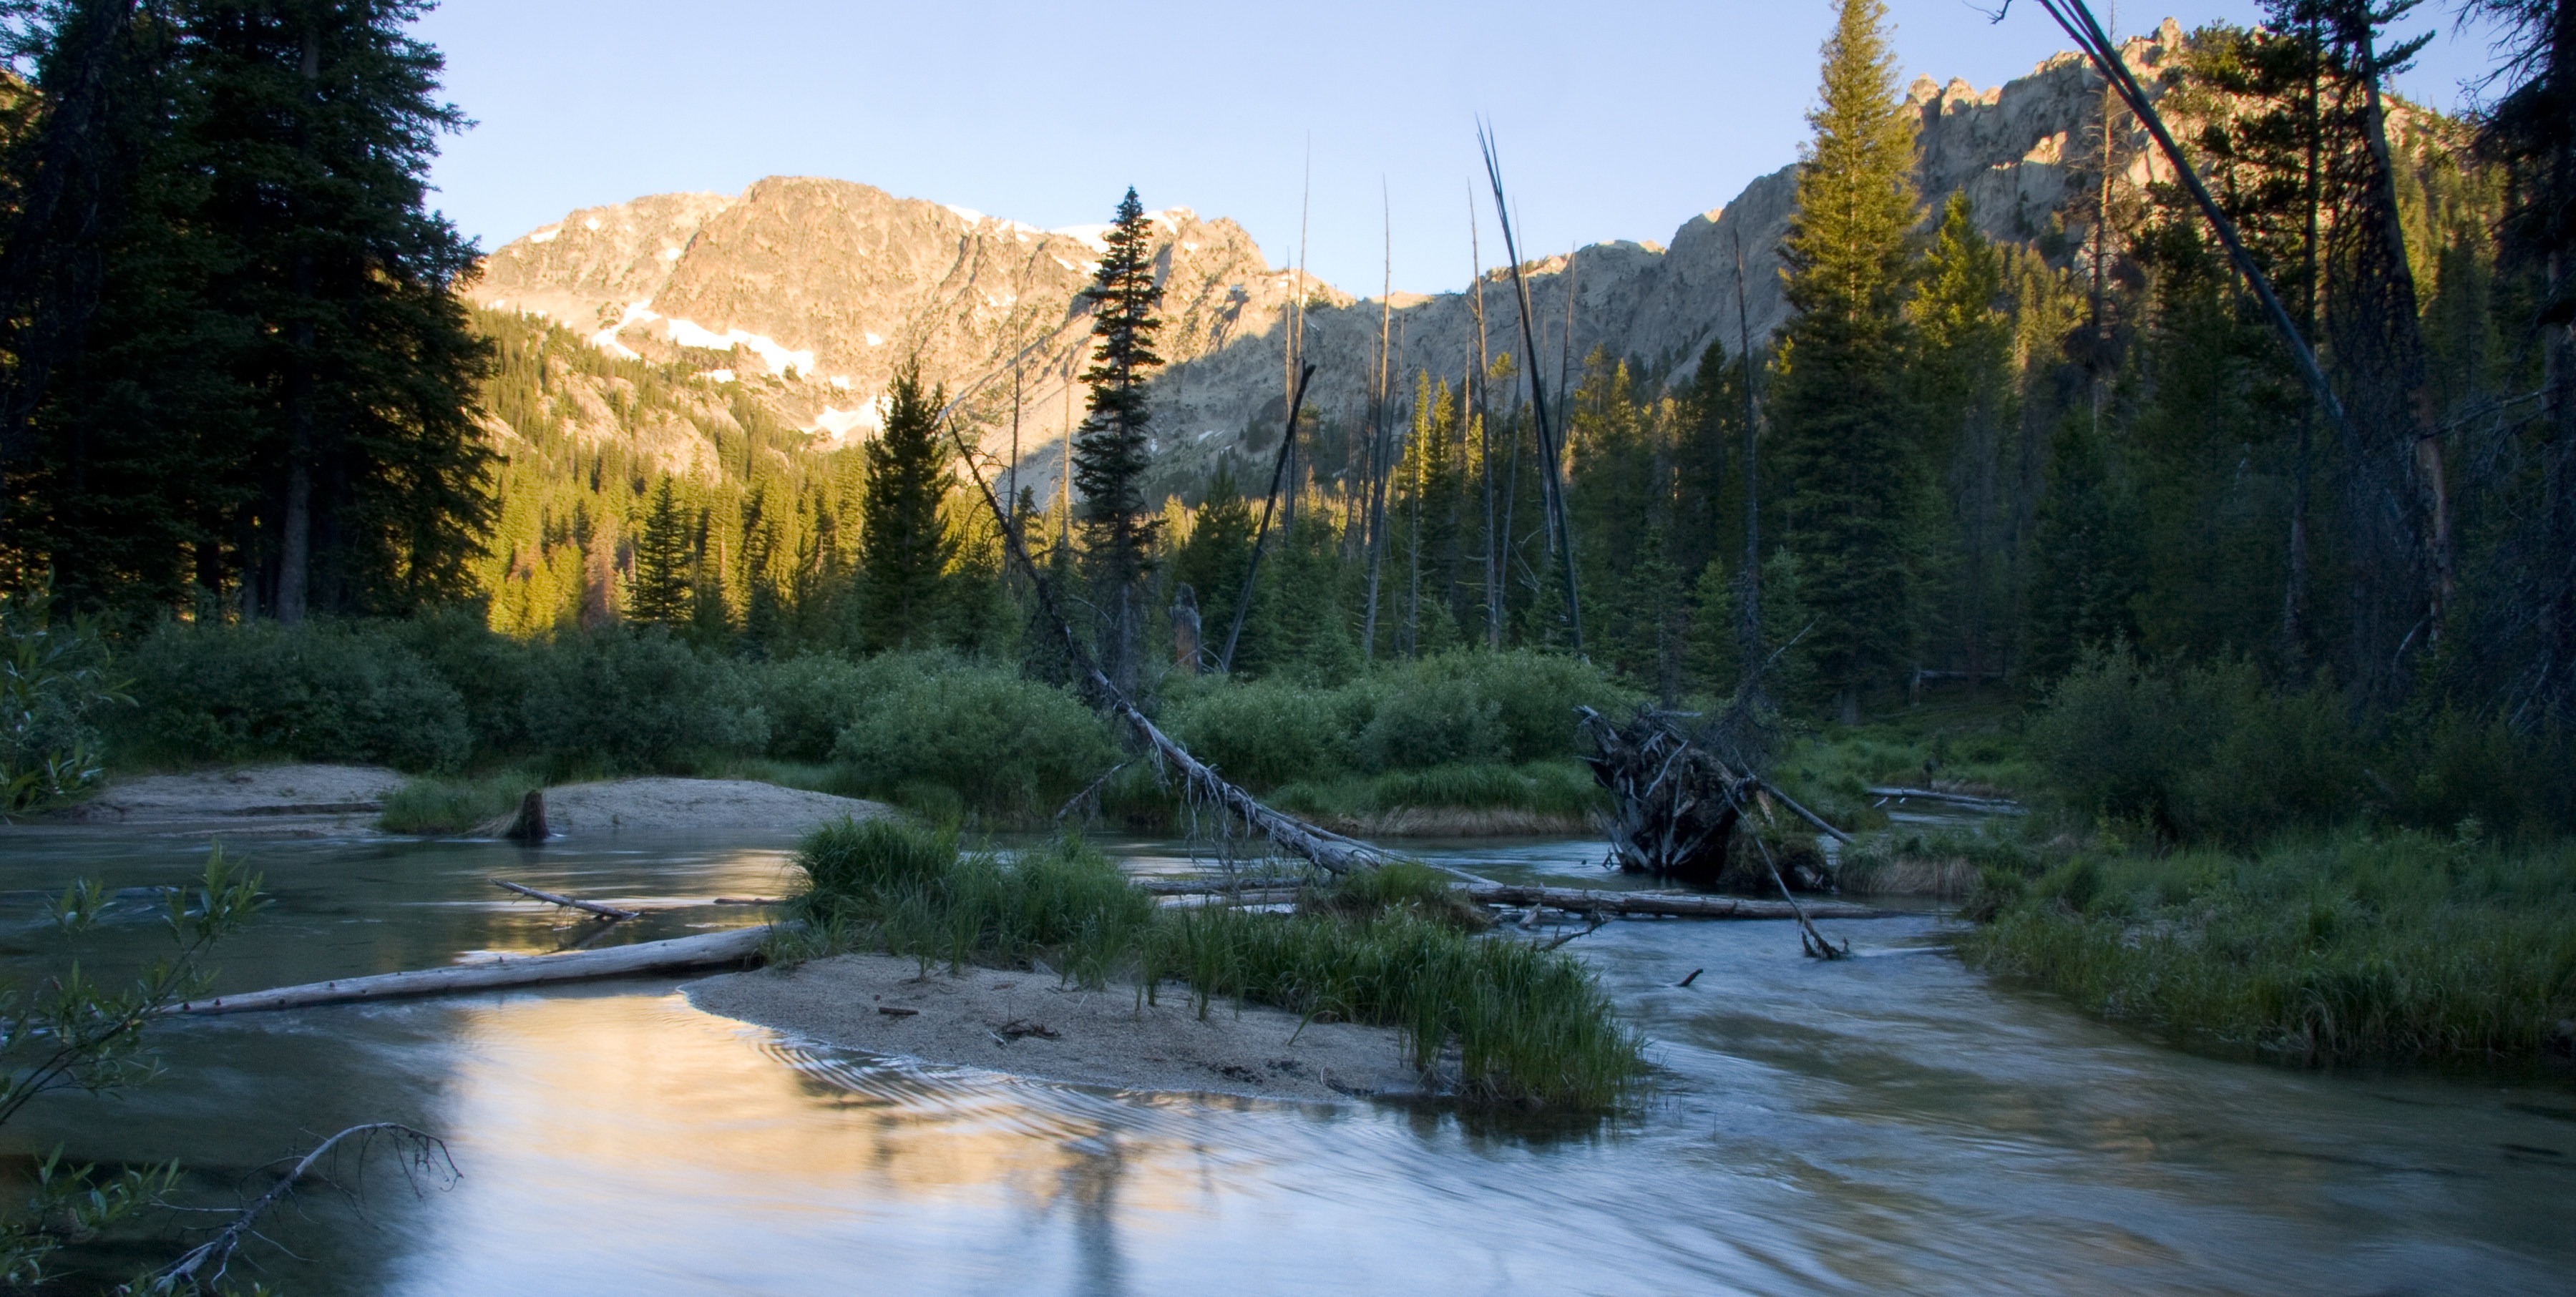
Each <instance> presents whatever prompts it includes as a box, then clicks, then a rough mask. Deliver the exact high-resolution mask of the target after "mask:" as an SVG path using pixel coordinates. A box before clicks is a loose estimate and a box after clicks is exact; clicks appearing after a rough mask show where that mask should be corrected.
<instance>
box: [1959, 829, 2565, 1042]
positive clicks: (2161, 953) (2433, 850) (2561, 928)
mask: <svg viewBox="0 0 2576 1297" xmlns="http://www.w3.org/2000/svg"><path fill="white" fill-rule="evenodd" d="M1986 877H1987V884H1988V890H1986V891H1985V892H1984V893H1982V894H1981V895H1980V897H1979V898H1978V899H1977V901H1975V902H1972V903H1971V906H1970V908H1971V910H1972V911H1975V910H1983V911H1985V912H1986V913H1989V914H1991V915H1992V919H1991V922H1989V923H1988V924H1986V925H1985V926H1983V927H1981V928H1979V929H1978V930H1977V931H1975V932H1974V933H1972V934H1970V935H1969V936H1968V937H1967V938H1965V939H1964V940H1963V942H1962V947H1963V949H1964V950H1965V951H1966V952H1967V953H1968V955H1969V957H1970V959H1971V960H1972V961H1973V962H1976V963H1979V964H1982V965H1983V966H1985V967H1987V968H1989V969H1993V970H1995V971H1998V972H2002V973H2006V974H2011V975H2017V976H2021V977H2025V978H2028V979H2030V980H2032V981H2034V982H2036V983H2037V984H2039V985H2041V986H2044V987H2047V988H2049V989H2052V990H2055V991H2058V992H2061V993H2063V994H2065V995H2067V996H2068V997H2069V998H2071V999H2073V1000H2074V1001H2076V1002H2077V1003H2078V1004H2080V1005H2082V1006H2084V1007H2085V1008H2086V1009H2088V1010H2090V1011H2092V1012H2095V1013H2099V1014H2102V1015H2104V1016H2107V1017H2113V1018H2121V1019H2127V1020H2132V1021H2137V1022H2143V1023H2148V1024H2151V1025H2154V1026H2157V1027H2160V1028H2164V1029H2166V1030H2169V1031H2171V1032H2173V1033H2175V1034H2176V1035H2177V1036H2180V1037H2182V1038H2184V1039H2186V1040H2191V1041H2195V1042H2198V1043H2203V1044H2207V1045H2215V1046H2221V1047H2236V1048H2249V1049H2257V1050H2262V1051H2266V1052H2271V1053H2276V1054H2280V1055H2285V1056H2288V1057H2290V1058H2294V1059H2298V1060H2303V1061H2312V1062H2326V1061H2341V1060H2363V1059H2370V1060H2414V1061H2441V1060H2459V1059H2478V1058H2483V1059H2505V1060H2514V1059H2525V1060H2527V1059H2535V1058H2538V1057H2540V1056H2541V1055H2543V1054H2544V1053H2545V1052H2548V1051H2551V1050H2562V1051H2563V1050H2564V1049H2565V1048H2566V1041H2565V1040H2564V1038H2563V1035H2562V1029H2561V1028H2560V1026H2559V1024H2560V1023H2562V1022H2563V1021H2565V1020H2567V1019H2568V1018H2570V1017H2572V1016H2576V845H2571V844H2566V843H2561V844H2557V845H2554V846H2550V847H2546V848H2540V849H2520V850H2517V849H2509V848H2505V847H2500V846H2497V845H2495V844H2491V843H2488V842H2485V841H2482V840H2480V839H2479V838H2478V837H2477V835H2475V834H2474V833H2461V834H2455V835H2453V836H2451V837H2448V838H2443V837H2437V836H2435V835H2430V834H2425V833H2420V832H2400V833H2396V834H2393V835H2382V836H2374V835H2372V834H2369V833H2365V832H2361V831H2357V830H2354V831H2346V832H2343V833H2339V834H2335V835H2332V836H2321V837H2313V838H2306V839H2297V840H2291V841H2286V842H2282V843H2278V844H2276V845H2275V846H2273V847H2272V848H2271V849H2269V850H2266V851H2263V852H2261V853H2260V854H2258V855H2254V856H2250V857H2249V856H2239V855H2232V854H2228V853H2225V852H2220V851H2214V850H2199V851H2186V852H2179V853H2176V854H2173V855H2169V856H2154V857H2151V856H2137V855H2122V856H2111V857H2108V858H2105V857H2103V856H2099V855H2078V856H2075V857H2073V858H2071V859H2068V860H2066V861H2065V862H2064V863H2061V864H2058V865H2056V866H2055V867H2053V868H2051V869H2049V870H2048V871H2047V872H2045V873H2043V874H2041V875H2039V876H2038V877H2037V878H2035V879H2033V878H2025V877H2020V876H2016V875H2014V874H2012V873H2011V872H2010V871H2008V870H2004V869H1996V868H1990V869H1989V870H1988V871H1987V875H1986Z"/></svg>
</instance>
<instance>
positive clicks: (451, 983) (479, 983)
mask: <svg viewBox="0 0 2576 1297" xmlns="http://www.w3.org/2000/svg"><path fill="white" fill-rule="evenodd" d="M768 938H769V929H768V928H766V927H760V928H737V929H735V930H733V931H731V932H710V933H706V934H704V935H702V936H695V937H678V938H675V939H673V940H670V941H639V942H636V943H635V944H634V945H631V946H618V947H615V948H614V949H610V950H579V951H573V952H571V953H569V954H560V955H503V956H501V957H500V958H498V959H490V960H484V961H481V962H479V963H472V964H452V965H449V966H448V967H445V968H423V969H415V970H412V971H410V972H403V973H382V974H378V975H377V976H374V977H343V978H337V979H334V980H332V981H328V982H307V983H305V984H304V985H302V986H281V987H277V988H275V989H273V990H266V991H250V992H246V993H244V994H241V995H219V996H215V997H213V998H211V999H204V1000H191V1001H188V1002H187V1003H184V1004H181V1005H180V1006H178V1007H177V1008H176V1009H174V1010H172V1012H174V1013H250V1012H254V1011H256V1010H261V1009H301V1008H306V1007H309V1006H312V1005H317V1004H349V1003H353V1002H356V1001H360V1000H390V999H396V998H399V997H402V996H411V995H444V994H447V993H449V992H451V991H480V990H488V989H492V988H495V987H504V986H538V985H542V984H544V983H548V982H584V981H590V980H593V979H596V978H603V977H633V976H636V975H638V974H642V973H672V972H680V971H683V970H686V969H695V968H715V967H719V966H722V965H726V964H741V963H743V962H744V961H746V960H750V959H755V958H758V957H759V955H760V945H761V943H762V942H763V941H766V940H768Z"/></svg>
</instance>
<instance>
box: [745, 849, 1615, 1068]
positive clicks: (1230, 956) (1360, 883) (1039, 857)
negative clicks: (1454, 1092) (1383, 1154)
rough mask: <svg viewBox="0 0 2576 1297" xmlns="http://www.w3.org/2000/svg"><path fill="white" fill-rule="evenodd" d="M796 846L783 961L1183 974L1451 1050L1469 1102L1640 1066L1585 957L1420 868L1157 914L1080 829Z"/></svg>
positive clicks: (1440, 1055)
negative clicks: (1499, 929) (1294, 893)
mask: <svg viewBox="0 0 2576 1297" xmlns="http://www.w3.org/2000/svg"><path fill="white" fill-rule="evenodd" d="M797 861H798V864H799V865H800V866H802V868H803V869H804V871H805V874H806V878H807V882H808V886H807V888H806V889H805V890H804V891H803V892H802V893H800V894H799V895H798V896H797V897H796V898H795V899H794V901H793V905H792V910H793V912H794V914H795V916H796V917H798V918H800V919H802V920H804V922H805V924H806V935H804V936H802V937H799V938H796V939H795V941H796V943H797V944H796V945H795V946H794V947H793V948H791V949H788V950H785V951H782V952H781V953H782V954H783V955H784V956H787V957H795V956H798V955H810V954H817V953H822V952H824V951H828V950H846V949H876V950H883V951H886V952H888V953H892V954H898V955H906V956H910V957H912V958H915V959H918V960H920V961H921V963H922V966H923V969H924V971H925V972H926V971H928V970H929V969H930V968H931V967H933V966H935V965H937V964H941V963H946V964H950V965H952V966H955V965H964V964H970V963H972V964H985V965H995V966H1002V967H1022V966H1027V965H1030V964H1033V963H1035V962H1037V961H1040V960H1043V961H1046V962H1047V963H1049V964H1051V965H1053V966H1054V967H1055V968H1056V969H1057V970H1059V971H1060V972H1061V973H1062V974H1063V976H1064V977H1065V978H1067V979H1068V980H1070V981H1074V982H1078V983H1080V984H1082V985H1085V986H1092V987H1097V986H1101V985H1103V984H1105V983H1106V982H1108V981H1109V980H1111V979H1113V978H1119V977H1132V978H1134V979H1136V980H1137V982H1138V983H1139V985H1140V986H1141V987H1142V988H1143V993H1144V994H1146V995H1149V996H1150V995H1153V994H1154V993H1155V992H1156V990H1157V988H1159V987H1160V986H1161V985H1162V984H1163V983H1165V982H1167V981H1177V982H1179V983H1181V984H1182V985H1184V986H1186V987H1188V988H1189V992H1190V994H1191V996H1192V997H1193V999H1194V1002H1195V1003H1196V1005H1197V1007H1198V1009H1199V1011H1200V1012H1202V1013H1204V1012H1207V1011H1208V1009H1209V1007H1210V1006H1211V1005H1212V1004H1213V1003H1214V1002H1215V1001H1218V1000H1234V1001H1237V1002H1241V1003H1256V1004H1266V1005H1271V1006H1275V1007H1278V1008H1283V1009H1287V1010H1289V1011H1291V1012H1294V1013H1299V1014H1303V1015H1306V1016H1308V1017H1310V1018H1312V1019H1315V1020H1318V1021H1331V1020H1335V1019H1339V1020H1344V1021H1350V1022H1358V1023H1364V1024H1369V1025H1376V1026H1387V1027H1393V1028H1396V1029H1397V1030H1398V1032H1399V1033H1401V1036H1402V1039H1403V1041H1404V1044H1405V1049H1406V1051H1407V1054H1408V1056H1409V1058H1410V1059H1411V1060H1412V1061H1413V1062H1414V1064H1415V1065H1416V1066H1418V1067H1420V1068H1421V1069H1423V1070H1424V1071H1425V1072H1432V1071H1435V1070H1438V1069H1440V1068H1442V1067H1444V1066H1445V1065H1446V1064H1447V1063H1448V1061H1449V1060H1450V1058H1451V1056H1452V1055H1453V1053H1454V1056H1455V1062H1456V1066H1457V1082H1458V1090H1459V1093H1460V1096H1461V1097H1462V1098H1464V1099H1467V1100H1469V1101H1472V1102H1517V1103H1527V1104H1548V1105H1559V1106H1573V1107H1581V1108H1597V1107H1601V1106H1605V1105H1608V1104H1611V1103H1614V1102H1616V1101H1617V1100H1618V1099H1619V1098H1620V1097H1621V1096H1623V1095H1624V1094H1626V1093H1627V1091H1628V1089H1629V1087H1631V1086H1632V1085H1633V1084H1634V1083H1635V1081H1636V1079H1637V1078H1638V1077H1639V1076H1640V1075H1642V1073H1643V1071H1644V1066H1645V1065H1644V1061H1643V1053H1642V1043H1641V1041H1640V1040H1639V1038H1638V1036H1637V1034H1636V1033H1635V1032H1634V1031H1633V1030H1632V1029H1630V1028H1628V1027H1626V1026H1624V1025H1622V1024H1621V1023H1620V1022H1619V1021H1618V1018H1617V1016H1616V1015H1615V1014H1614V1013H1613V1011H1612V1010H1611V1007H1610V1004H1609V1000H1608V998H1607V997H1606V996H1605V995H1604V994H1603V993H1602V991H1601V989H1600V987H1599V985H1598V983H1597V982H1596V981H1595V980H1594V978H1593V976H1592V973H1591V972H1590V970H1588V969H1586V968H1585V967H1584V966H1583V965H1582V964H1581V963H1580V962H1578V961H1576V960H1574V959H1572V958H1570V957H1568V956H1565V955H1562V954H1558V953H1555V952H1553V951H1541V950H1538V949H1536V948H1535V947H1533V946H1530V945H1528V944H1525V943H1521V942H1517V941H1510V940H1503V939H1498V938H1487V937H1479V936H1477V935H1475V934H1474V931H1473V929H1475V928H1476V927H1478V926H1480V925H1481V919H1482V916H1481V913H1479V912H1477V911H1475V910H1473V909H1472V908H1469V907H1460V906H1458V905H1457V904H1456V902H1455V901H1454V899H1453V898H1452V896H1451V894H1450V892H1449V890H1448V889H1447V888H1446V887H1445V886H1443V885H1442V880H1441V879H1440V878H1439V876H1438V875H1436V874H1434V873H1432V872H1431V871H1430V870H1428V869H1423V868H1420V867H1418V866H1414V867H1397V868H1393V869H1389V870H1384V871H1378V872H1376V873H1372V874H1369V875H1365V876H1362V877H1360V878H1356V879H1353V880H1351V881H1350V882H1347V883H1345V884H1343V885H1341V886H1339V887H1336V888H1334V889H1331V890H1330V891H1327V892H1326V893H1324V894H1323V895H1322V896H1320V897H1318V898H1317V899H1316V901H1315V902H1314V903H1312V904H1310V905H1309V906H1307V907H1305V908H1304V909H1303V910H1302V911H1301V912H1300V913H1298V914H1294V915H1278V914H1252V913H1246V912H1243V911H1239V910H1183V911H1163V910H1158V909H1157V908H1156V907H1155V906H1154V904H1153V901H1152V899H1151V898H1149V897H1147V896H1145V895H1144V894H1143V893H1141V892H1138V891H1136V890H1135V889H1133V888H1131V887H1129V886H1128V885H1127V881H1126V879H1125V878H1124V877H1122V876H1121V875H1120V874H1119V873H1118V870H1117V867H1116V866H1115V865H1113V864H1112V863H1110V861H1109V860H1108V859H1107V858H1106V857H1104V856H1102V855H1101V854H1100V853H1099V852H1097V851H1095V850H1093V849H1092V848H1090V847H1089V846H1087V845H1085V844H1083V843H1082V842H1081V841H1080V840H1078V839H1074V838H1066V839H1063V840H1060V841H1058V842H1056V843H1054V844H1052V845H1050V846H1048V847H1046V848H1042V849H1039V850H1036V851H1031V852H1028V853H1025V854H1023V855H1022V856H1020V857H1019V858H1018V859H1017V860H1005V859H1004V858H1002V857H1001V856H999V855H998V854H996V853H994V852H991V851H961V850H959V847H958V842H957V839H956V836H955V834H954V833H953V832H942V831H938V830H932V829H926V828H922V827H918V826H914V825H909V824H903V823H899V822H895V821H891V820H868V821H860V822H848V821H844V822H842V823H839V824H835V825H830V826H827V827H825V828H823V829H820V830H818V831H816V832H815V833H814V834H813V835H812V836H810V837H809V838H807V839H806V841H805V844H804V846H803V848H802V849H801V850H800V852H799V853H798V856H797Z"/></svg>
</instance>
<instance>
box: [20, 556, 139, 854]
mask: <svg viewBox="0 0 2576 1297" xmlns="http://www.w3.org/2000/svg"><path fill="white" fill-rule="evenodd" d="M52 603H53V599H52V592H51V591H50V590H48V589H45V588H44V587H41V586H40V587H38V588H37V589H36V590H34V591H32V592H29V593H24V594H15V595H7V594H0V815H11V814H17V813H19V812H22V811H33V810H42V809H44V808H45V807H48V806H52V805H56V804H59V803H62V802H67V801H71V800H73V799H75V798H78V797H79V796H81V795H82V794H83V793H86V792H87V791H89V789H90V787H91V786H92V785H93V784H95V783H96V782H97V780H98V777H99V775H100V774H101V773H102V770H103V767H102V763H101V761H100V756H99V753H100V746H99V734H98V729H97V727H96V725H95V724H93V721H92V718H93V717H94V716H96V715H97V713H98V712H100V711H101V710H102V709H105V708H107V707H110V706H112V705H114V704H117V703H121V702H124V701H126V699H125V697H124V695H123V694H121V693H119V692H118V690H117V686H116V684H115V683H114V682H113V680H112V679H111V678H110V677H109V674H108V655H107V648H106V645H105V644H103V643H102V642H101V641H100V640H99V637H98V636H97V635H96V634H94V633H92V632H91V630H90V629H89V628H88V627H87V626H83V625H73V626H61V625H56V624H54V621H53V616H52V611H53V610H52Z"/></svg>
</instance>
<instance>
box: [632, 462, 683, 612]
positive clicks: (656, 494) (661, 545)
mask: <svg viewBox="0 0 2576 1297" xmlns="http://www.w3.org/2000/svg"><path fill="white" fill-rule="evenodd" d="M693 512H694V510H691V509H689V508H687V507H685V506H684V505H683V504H682V503H681V501H680V498H679V493H678V492H677V491H676V490H675V489H674V488H673V486H672V481H671V479H670V478H669V477H667V476H666V477H664V478H663V479H662V480H661V482H660V484H659V485H657V486H655V487H654V488H653V508H652V512H650V513H648V514H646V515H645V517H644V532H643V535H641V536H639V537H637V538H636V541H635V580H634V583H633V584H632V585H631V586H630V587H629V588H628V591H627V596H626V617H627V620H629V621H633V622H638V623H641V624H643V625H648V626H661V627H664V628H666V629H670V630H679V629H682V628H684V627H686V626H687V625H688V624H689V622H690V619H691V616H692V613H693V612H694V608H693V605H694V603H695V602H696V601H695V598H694V590H693V583H692V581H691V579H690V575H691V574H690V568H691V567H692V566H693V564H692V562H691V559H692V558H693V557H694V556H693V555H692V553H691V549H692V546H691V544H690V535H689V533H690V532H691V531H693V530H695V528H694V527H693V526H692V525H691V524H692V523H693V521H694V519H692V518H691V517H690V515H691V514H692V513H693Z"/></svg>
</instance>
